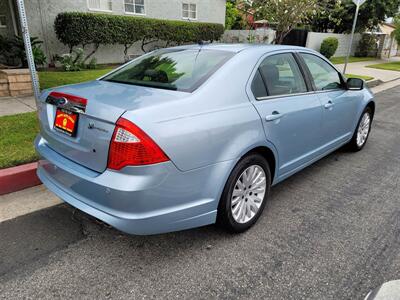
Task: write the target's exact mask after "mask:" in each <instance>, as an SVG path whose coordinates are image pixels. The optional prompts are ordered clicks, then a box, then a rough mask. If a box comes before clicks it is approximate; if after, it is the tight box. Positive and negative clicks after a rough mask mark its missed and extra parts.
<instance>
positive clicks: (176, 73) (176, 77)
mask: <svg viewBox="0 0 400 300" xmlns="http://www.w3.org/2000/svg"><path fill="white" fill-rule="evenodd" d="M233 55H234V53H232V52H228V51H220V50H208V49H207V50H204V49H195V50H193V49H166V50H157V51H155V52H153V53H151V54H149V55H144V56H143V57H141V58H139V59H137V60H134V61H133V62H132V63H130V64H128V65H126V66H125V67H122V68H121V69H119V70H117V71H115V72H113V73H111V74H110V75H108V76H106V77H104V78H103V80H106V81H112V82H119V83H125V84H132V85H141V86H148V87H154V88H160V89H170V90H177V91H183V92H193V91H194V90H195V89H197V88H198V87H199V86H200V85H201V84H203V82H204V81H206V80H207V79H208V78H209V77H210V76H211V75H212V74H213V73H215V71H217V70H218V69H219V68H220V67H221V66H222V65H223V64H224V63H225V62H226V61H227V60H228V59H230V58H231V57H232V56H233Z"/></svg>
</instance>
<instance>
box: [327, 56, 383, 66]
mask: <svg viewBox="0 0 400 300" xmlns="http://www.w3.org/2000/svg"><path fill="white" fill-rule="evenodd" d="M371 60H376V58H375V57H355V56H350V57H349V62H350V63H353V62H360V61H371ZM330 61H331V62H332V63H333V64H335V65H340V64H344V63H345V62H346V57H345V56H342V57H332V58H331V59H330Z"/></svg>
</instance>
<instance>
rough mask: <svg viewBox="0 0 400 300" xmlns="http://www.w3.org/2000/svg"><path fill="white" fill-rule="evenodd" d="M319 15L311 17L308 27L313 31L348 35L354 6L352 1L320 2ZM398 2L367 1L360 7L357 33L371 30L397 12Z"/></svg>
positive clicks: (399, 4) (329, 0) (391, 0)
mask: <svg viewBox="0 0 400 300" xmlns="http://www.w3.org/2000/svg"><path fill="white" fill-rule="evenodd" d="M319 5H320V6H321V7H322V9H320V13H318V14H315V15H313V16H312V17H311V21H310V25H311V26H312V29H313V30H315V31H320V32H325V31H328V30H331V31H333V32H335V33H349V32H351V28H352V25H353V20H354V14H355V10H356V5H355V4H354V3H353V1H352V0H321V1H320V4H319ZM399 6H400V0H368V1H366V2H365V3H364V4H363V5H362V6H361V7H360V12H359V15H358V20H357V27H356V31H357V32H364V31H365V30H368V29H373V28H374V27H375V26H377V25H378V24H380V23H382V22H384V21H385V19H386V18H388V17H393V16H395V15H396V14H397V13H398V11H399Z"/></svg>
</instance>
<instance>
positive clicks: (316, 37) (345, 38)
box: [306, 32, 361, 57]
mask: <svg viewBox="0 0 400 300" xmlns="http://www.w3.org/2000/svg"><path fill="white" fill-rule="evenodd" d="M328 37H335V38H337V39H338V41H339V47H338V49H337V50H336V53H335V54H334V57H338V56H346V55H347V51H348V48H349V44H350V34H337V33H321V32H309V33H308V36H307V43H306V47H307V48H311V49H314V50H316V51H318V52H319V50H320V49H321V43H322V41H323V40H324V39H326V38H328ZM360 39H361V34H359V33H357V34H355V35H354V40H353V46H352V51H351V55H354V52H355V51H356V49H357V46H358V43H359V41H360Z"/></svg>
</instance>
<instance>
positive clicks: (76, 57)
mask: <svg viewBox="0 0 400 300" xmlns="http://www.w3.org/2000/svg"><path fill="white" fill-rule="evenodd" d="M60 63H61V65H62V68H63V70H64V71H67V72H74V71H80V70H82V69H83V68H84V67H85V64H84V62H83V49H82V48H77V49H74V50H72V53H67V54H63V55H61V58H60Z"/></svg>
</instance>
